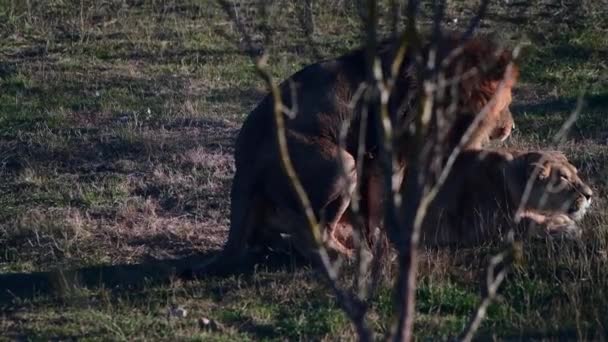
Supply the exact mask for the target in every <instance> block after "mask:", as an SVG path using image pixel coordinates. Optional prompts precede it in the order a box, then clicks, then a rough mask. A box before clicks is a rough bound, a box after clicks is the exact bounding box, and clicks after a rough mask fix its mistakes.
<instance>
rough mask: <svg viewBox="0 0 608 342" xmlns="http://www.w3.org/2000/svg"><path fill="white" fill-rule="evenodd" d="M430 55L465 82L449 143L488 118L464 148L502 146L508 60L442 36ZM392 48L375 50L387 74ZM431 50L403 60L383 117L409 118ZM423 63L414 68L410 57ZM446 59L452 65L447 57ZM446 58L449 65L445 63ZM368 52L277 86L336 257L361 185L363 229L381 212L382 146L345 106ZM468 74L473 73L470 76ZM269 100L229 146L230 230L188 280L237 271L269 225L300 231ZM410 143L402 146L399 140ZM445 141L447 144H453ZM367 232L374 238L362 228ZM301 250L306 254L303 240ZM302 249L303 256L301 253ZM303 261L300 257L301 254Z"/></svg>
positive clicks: (506, 128)
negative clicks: (338, 232) (277, 222)
mask: <svg viewBox="0 0 608 342" xmlns="http://www.w3.org/2000/svg"><path fill="white" fill-rule="evenodd" d="M433 46H437V47H438V49H437V50H436V52H437V60H438V61H439V62H441V61H444V62H445V63H444V65H443V66H444V70H443V71H444V72H445V75H447V77H459V76H460V74H461V73H463V72H468V73H467V76H466V77H462V80H461V82H458V83H457V86H456V87H449V88H450V89H449V91H452V90H454V89H455V92H456V93H455V94H452V95H451V98H450V99H451V100H452V101H447V100H450V99H446V103H445V104H443V105H445V106H449V105H451V104H456V106H452V107H450V108H451V109H454V108H455V113H456V114H457V115H456V116H457V119H456V124H455V125H454V127H456V128H455V129H454V130H453V132H451V134H448V135H449V136H450V137H451V138H450V139H451V140H450V141H454V142H456V141H459V140H460V138H461V136H462V133H463V129H466V128H468V127H469V126H470V125H471V123H472V122H473V120H474V118H475V116H476V115H477V113H479V112H481V111H482V109H483V110H484V112H485V113H487V115H485V116H484V117H483V119H482V120H481V122H480V124H479V125H477V126H476V127H475V130H474V133H473V134H472V135H471V136H470V138H469V140H468V141H466V144H465V147H470V148H480V147H481V146H482V145H484V144H485V143H486V142H487V141H489V140H490V139H500V140H504V139H505V138H506V137H508V136H509V134H510V132H511V129H512V127H513V118H512V117H511V113H510V111H509V104H510V102H511V88H512V86H513V85H514V83H515V79H516V77H517V68H515V67H514V66H513V65H512V54H511V52H510V51H509V50H503V49H499V47H498V46H497V45H496V44H494V43H492V42H491V41H489V40H486V39H483V38H473V39H470V40H468V41H465V42H461V40H460V39H459V37H457V36H456V35H446V36H444V37H442V38H441V39H439V42H436V44H434V45H433ZM397 47H398V41H397V40H388V41H385V42H384V43H382V44H380V46H379V48H378V51H377V52H378V58H379V60H380V62H381V65H382V68H383V72H384V74H385V75H389V74H390V72H389V70H390V67H391V64H392V62H393V60H394V56H395V52H396V51H397ZM430 47H431V44H426V45H425V46H422V48H421V49H420V50H419V51H420V53H419V54H415V53H409V54H406V57H405V59H404V61H403V63H402V64H401V66H400V69H399V71H398V76H397V79H396V82H395V87H394V90H393V92H392V94H391V97H390V99H389V111H390V115H391V117H392V118H393V119H394V120H395V122H396V123H399V122H402V121H405V118H406V116H408V115H410V114H415V113H414V112H413V111H415V110H416V108H418V101H420V98H421V96H420V86H419V80H417V75H418V74H419V73H418V69H416V68H418V67H420V65H424V64H425V62H424V61H425V60H426V59H427V58H428V56H429V50H430ZM418 57H420V58H419V60H421V62H419V63H417V62H416V61H417V58H418ZM448 57H449V58H448ZM448 59H449V60H448ZM365 70H366V51H365V49H358V50H354V51H352V52H351V53H348V54H346V55H344V56H341V57H338V58H336V59H331V60H326V61H323V62H319V63H315V64H312V65H309V66H306V67H305V68H303V69H302V70H300V71H298V72H297V73H295V74H294V75H292V76H291V77H289V79H287V80H286V81H284V82H283V83H282V84H280V91H281V100H282V102H283V104H284V106H287V107H289V108H291V109H293V110H295V111H297V113H296V115H295V117H293V118H290V119H287V120H286V122H285V128H286V132H285V133H286V138H287V145H288V150H289V154H290V157H291V160H292V163H293V166H294V168H295V171H296V173H297V175H298V176H299V179H300V182H301V183H302V186H303V188H304V190H305V192H306V194H307V195H308V198H309V199H310V203H311V206H312V210H313V212H314V214H315V215H316V216H317V217H318V218H321V220H322V222H323V223H324V224H323V235H324V237H325V240H326V242H327V245H328V247H330V248H331V249H333V250H335V251H336V252H339V253H347V249H346V248H344V246H342V245H341V243H340V242H339V241H337V239H336V238H335V237H334V232H335V230H334V228H335V227H336V225H337V224H338V222H339V221H340V220H341V218H342V216H343V214H344V213H345V211H346V210H347V208H348V207H349V203H350V199H351V195H352V193H353V191H354V189H355V185H356V184H357V182H360V184H361V193H362V200H363V203H364V205H363V207H362V212H363V214H364V217H365V218H366V220H367V222H366V223H365V224H366V225H368V226H372V227H375V226H376V225H378V224H379V222H380V219H379V217H380V216H381V212H382V207H381V200H380V198H381V197H382V193H381V191H380V190H379V189H377V188H378V183H379V182H378V181H377V180H375V177H379V176H378V173H377V172H371V171H370V170H373V169H376V170H377V169H379V167H378V165H377V163H378V161H377V160H378V158H376V155H377V152H378V149H379V146H380V144H381V137H380V136H379V134H378V129H377V126H376V125H377V123H378V122H379V117H378V114H377V113H376V112H375V111H373V110H369V111H368V125H367V129H366V130H365V131H364V132H363V134H364V137H361V136H360V133H361V127H362V125H361V124H362V119H361V118H362V117H361V113H362V110H361V107H362V106H355V109H353V107H352V106H351V105H350V104H351V102H352V100H353V98H354V97H355V94H357V93H358V90H359V89H360V86H361V85H362V84H364V83H365V81H366V75H365ZM471 71H472V72H471ZM273 105H274V103H273V98H272V96H271V95H267V96H266V97H265V98H264V99H263V100H262V101H261V102H260V104H259V105H258V106H257V107H256V108H255V109H254V110H253V111H252V112H251V113H250V114H249V116H248V117H247V119H246V120H245V122H244V124H243V127H242V129H241V131H240V132H239V135H238V138H237V141H236V150H235V164H236V173H235V175H234V180H233V183H232V190H231V194H230V197H231V214H230V219H231V222H230V231H229V235H228V241H227V243H226V245H225V247H224V250H223V251H222V253H221V255H220V256H219V257H218V258H216V259H215V260H213V261H212V262H211V263H210V264H207V265H204V266H203V267H201V268H199V269H198V270H194V272H195V273H194V274H195V275H196V274H202V273H207V272H223V271H228V272H230V269H231V268H233V266H235V265H238V263H239V262H240V261H241V260H242V258H241V257H242V256H243V255H244V254H245V252H246V251H247V249H248V248H249V247H252V246H256V245H262V246H264V245H269V244H272V243H273V241H276V239H277V238H278V235H277V231H276V230H275V229H271V228H270V227H271V226H273V224H272V222H269V219H270V218H271V217H273V215H275V216H276V214H277V213H282V214H279V215H278V216H283V217H284V216H285V215H291V216H290V219H289V220H287V221H288V222H293V223H294V224H290V225H287V226H284V227H282V229H279V230H283V231H285V230H287V231H290V230H291V229H292V227H293V229H295V230H298V227H300V228H301V226H300V225H298V224H295V223H296V222H302V221H303V214H302V212H303V211H302V208H301V207H300V204H299V201H298V199H297V197H296V195H295V194H294V193H293V191H292V188H291V186H290V181H289V179H288V178H287V177H286V174H285V172H284V171H283V169H282V167H281V158H280V155H279V149H278V146H277V138H276V137H277V131H276V125H275V121H274V114H273ZM343 127H347V132H346V139H345V141H344V144H342V143H341V141H340V136H341V130H342V129H343ZM360 138H362V139H363V141H364V144H363V145H364V150H365V151H364V152H365V153H364V158H363V159H364V160H362V161H358V160H357V155H358V154H357V149H358V147H359V139H360ZM403 140H404V141H407V139H403ZM454 142H452V143H454ZM407 152H408V147H407V146H399V147H398V148H397V149H396V154H397V157H398V162H399V163H400V164H401V165H403V164H404V160H405V155H406V153H407ZM357 162H362V163H363V164H362V165H363V173H362V174H357V171H356V164H357ZM366 231H371V229H369V227H366ZM293 233H295V235H296V236H301V237H302V241H300V242H301V244H302V245H308V246H309V249H310V247H313V246H312V245H311V241H308V240H306V234H302V233H303V232H293ZM302 249H306V247H303V248H302ZM303 252H304V251H303Z"/></svg>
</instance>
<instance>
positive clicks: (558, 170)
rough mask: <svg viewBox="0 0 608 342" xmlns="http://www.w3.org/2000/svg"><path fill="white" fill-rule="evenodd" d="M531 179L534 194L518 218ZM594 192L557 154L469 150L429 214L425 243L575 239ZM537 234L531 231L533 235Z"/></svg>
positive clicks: (424, 235)
mask: <svg viewBox="0 0 608 342" xmlns="http://www.w3.org/2000/svg"><path fill="white" fill-rule="evenodd" d="M531 177H535V178H533V179H534V182H533V183H532V184H533V185H532V191H531V192H530V193H529V197H528V198H527V201H526V202H525V204H524V206H523V209H524V211H523V213H522V214H523V217H522V219H523V220H522V223H520V224H518V225H516V224H515V223H514V221H515V215H516V211H517V209H518V208H519V205H520V203H521V200H522V197H523V195H524V190H525V188H526V185H527V183H528V180H529V179H530V178H531ZM592 194H593V193H592V191H591V189H590V188H589V186H588V185H586V184H585V183H584V182H583V181H582V180H581V179H580V177H579V176H578V174H577V170H576V168H575V167H574V166H573V165H572V164H570V163H569V162H568V160H567V159H566V157H565V156H564V155H563V154H561V153H559V152H519V151H511V152H506V151H465V152H463V153H462V154H461V155H460V156H459V157H458V159H457V161H456V163H455V165H454V167H453V169H452V171H451V173H450V176H449V177H448V179H447V180H446V183H445V184H444V186H443V188H442V189H441V190H440V192H439V193H438V195H437V198H436V199H435V200H434V202H433V203H432V205H431V206H430V208H429V211H428V212H427V216H426V219H425V221H424V225H423V228H422V236H423V241H424V242H425V243H426V244H430V245H445V244H465V245H470V244H477V243H480V242H484V241H491V240H496V239H497V238H499V237H501V236H503V235H504V233H505V232H506V231H507V230H508V229H510V228H516V230H517V232H518V233H523V232H529V233H533V234H545V235H576V234H578V232H579V230H578V228H577V227H576V225H575V221H576V220H580V219H581V218H582V217H583V216H584V214H585V212H586V209H587V207H588V205H589V204H590V201H591V196H592ZM529 229H533V230H531V231H530V230H529Z"/></svg>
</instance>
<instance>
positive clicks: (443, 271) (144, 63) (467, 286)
mask: <svg viewBox="0 0 608 342" xmlns="http://www.w3.org/2000/svg"><path fill="white" fill-rule="evenodd" d="M27 3H30V4H31V6H30V7H28V6H27V5H26V4H27ZM240 3H241V5H240V6H239V8H238V9H239V15H241V16H242V18H243V19H244V20H245V21H246V23H247V28H248V29H249V30H251V31H252V32H254V33H255V34H254V37H255V39H256V41H255V43H256V44H258V45H259V46H260V47H261V46H263V45H264V43H265V41H264V34H263V32H265V31H269V32H270V33H271V34H272V36H271V39H269V40H268V42H267V44H266V45H265V47H266V48H267V49H269V50H270V51H271V53H272V59H271V61H270V64H271V65H272V66H273V72H275V76H276V77H277V78H284V77H286V76H288V75H289V74H291V73H292V72H294V71H296V70H298V69H299V68H300V67H301V66H302V65H304V64H307V63H309V62H311V61H314V60H317V59H319V58H322V57H329V56H336V55H339V54H340V53H342V52H344V51H346V50H348V49H349V48H351V47H352V46H354V45H357V44H358V41H359V40H358V39H359V29H360V26H359V25H360V24H359V22H360V21H359V19H358V18H357V14H356V10H355V9H354V8H348V7H347V6H346V5H347V3H348V1H338V0H323V1H321V0H320V1H319V2H318V7H317V8H316V11H315V19H316V20H315V23H316V25H317V26H316V28H315V33H314V36H313V37H312V38H311V39H312V42H313V43H314V44H313V45H311V44H310V38H307V37H306V35H305V34H304V33H303V31H302V29H301V26H300V24H299V21H298V18H297V11H296V10H295V9H294V6H293V2H292V1H287V0H282V1H278V2H277V4H276V5H274V6H272V8H271V11H272V13H273V15H272V16H271V17H270V19H269V20H268V21H263V20H261V19H260V18H261V16H260V15H259V9H258V8H257V7H256V6H255V3H251V2H245V1H242V2H240ZM316 3H317V2H316ZM425 4H426V2H425ZM81 5H82V6H81ZM472 5H473V4H471V3H469V2H467V1H450V2H449V6H448V9H447V18H446V26H449V27H454V26H461V25H462V23H464V22H465V21H466V20H465V19H466V18H468V17H470V16H471V14H472V10H471V9H472ZM430 9H431V7H430V6H426V5H425V6H423V13H422V14H423V17H424V18H428V14H429V13H430ZM606 18H608V15H607V14H606V12H605V9H603V7H601V4H599V3H598V2H596V1H553V0H543V1H539V2H538V3H537V4H534V6H529V7H527V6H524V2H499V3H496V4H494V5H493V6H492V7H491V9H490V14H489V17H488V20H486V21H484V22H483V25H482V26H483V28H484V30H492V31H496V32H497V33H496V35H497V36H499V37H501V38H502V39H504V40H505V41H507V42H514V41H515V40H521V39H523V40H528V41H530V42H531V43H532V46H531V47H529V48H528V49H527V50H525V51H524V52H525V53H524V60H523V63H522V64H523V70H522V77H523V80H522V84H521V86H520V87H519V88H518V90H517V93H516V95H515V99H516V103H515V104H514V108H513V111H514V113H515V119H516V121H517V127H518V130H517V131H516V132H515V134H514V137H513V138H512V139H510V141H509V144H510V145H512V146H516V147H523V148H546V147H552V148H555V146H551V141H550V139H548V137H550V136H552V134H553V133H555V132H556V131H557V130H558V128H559V127H560V125H561V123H562V122H563V120H565V118H566V117H567V116H568V114H569V112H570V111H571V110H572V109H573V108H574V107H575V102H576V98H577V96H578V94H579V91H580V90H582V89H584V90H586V93H587V97H586V98H587V106H586V107H585V108H584V109H583V111H582V113H581V116H580V118H579V120H578V122H577V124H576V126H575V128H574V129H573V131H572V132H571V134H569V136H568V140H567V142H565V143H564V144H561V145H560V146H557V148H559V149H562V150H564V151H565V153H566V154H567V155H568V156H569V157H570V159H571V160H572V161H573V163H574V164H576V165H577V167H578V168H579V169H580V170H581V173H582V174H583V177H584V179H586V180H588V181H589V182H590V183H591V184H592V185H593V188H594V190H595V192H596V193H597V200H596V201H595V202H594V205H593V208H592V211H591V213H590V214H589V216H588V217H587V218H586V219H585V220H584V222H583V227H584V228H585V236H584V241H583V243H582V244H581V245H568V244H560V243H557V244H555V243H550V242H546V241H531V242H529V243H527V244H526V245H525V248H524V253H523V258H522V261H521V264H520V265H518V266H517V267H516V268H515V270H514V271H513V272H512V273H511V275H510V276H509V278H508V280H507V281H506V283H505V286H504V288H503V289H502V291H501V299H500V300H499V303H497V304H496V305H493V306H492V307H491V308H490V312H489V318H488V320H487V321H486V322H485V323H484V325H483V327H482V332H481V333H482V334H483V336H484V337H488V338H489V337H491V336H490V334H497V335H498V336H502V337H514V338H519V337H520V336H537V337H538V336H545V337H547V338H549V339H553V338H556V337H560V336H561V337H564V338H567V339H576V338H579V339H581V338H597V337H598V336H600V335H598V334H600V333H602V332H604V333H605V329H606V328H605V327H606V324H608V321H606V319H605V317H608V312H607V311H606V310H607V309H606V308H608V301H607V298H608V295H607V293H608V277H607V275H606V273H605V269H606V266H608V265H607V263H608V260H607V254H606V251H607V247H608V233H607V227H608V214H607V212H606V208H607V205H608V203H606V200H605V197H606V193H607V191H608V181H607V180H608V164H607V162H606V161H607V160H608V147H607V144H608V140H607V139H608V124H607V122H608V121H606V120H605V118H606V114H607V113H606V108H608V100H607V98H608V77H607V75H608V72H607V70H608V65H607V64H606V60H605V58H603V56H605V53H606V52H607V51H608V41H607V40H606V37H608V32H607V31H606V27H608V23H607V22H606ZM454 19H458V20H457V21H455V20H454ZM425 20H426V19H425ZM425 20H423V22H426V21H425ZM388 26H389V22H388V21H385V22H384V23H383V27H384V28H385V30H386V27H388ZM268 28H271V29H268ZM236 37H237V33H236V29H235V28H234V27H233V25H232V24H231V22H230V21H229V20H228V18H226V17H225V16H224V15H223V14H222V13H221V10H220V9H219V8H218V7H217V6H216V5H215V4H214V3H213V2H211V1H194V0H184V1H170V0H167V1H157V0H154V1H153V0H144V1H141V0H140V1H131V0H128V1H127V0H106V1H76V0H68V1H58V0H57V1H55V0H53V1H34V0H32V1H4V2H0V43H1V44H0V177H1V179H2V181H1V182H0V310H1V311H0V312H1V313H0V330H1V331H3V332H6V334H5V336H6V337H7V338H8V339H21V338H24V337H31V338H33V339H36V338H38V339H54V338H59V339H69V338H102V339H112V340H114V339H128V340H132V339H180V338H182V339H183V338H188V337H192V336H194V337H195V338H198V339H203V340H208V339H211V340H234V339H256V340H257V339H307V340H310V339H314V340H335V339H338V338H343V339H351V338H352V336H353V335H352V331H351V329H350V327H349V325H348V323H347V321H346V319H345V317H344V316H343V315H342V314H341V312H340V311H339V309H338V308H337V307H336V306H335V304H334V302H333V299H332V298H331V297H330V296H329V295H328V291H327V290H326V289H325V288H324V287H323V286H321V285H319V284H318V283H317V282H316V281H315V278H314V276H313V275H312V274H311V272H309V270H308V269H303V270H301V269H300V270H296V271H292V270H290V269H289V267H288V268H287V270H285V269H283V268H280V269H279V270H275V269H272V268H271V267H270V266H269V265H267V264H264V263H262V264H260V265H259V266H258V269H257V271H256V272H255V273H254V274H253V275H248V276H247V275H245V276H242V277H233V278H228V279H207V280H205V281H201V282H198V283H193V284H182V283H180V282H170V283H167V282H159V279H162V278H164V277H168V276H169V275H170V274H171V273H172V272H173V270H174V267H177V268H178V269H179V267H182V266H179V265H181V264H183V262H182V263H176V262H175V263H174V262H171V261H170V260H173V259H176V258H183V257H187V258H191V257H193V256H196V255H198V254H204V253H208V252H211V251H216V250H218V249H219V248H220V247H221V245H222V243H223V241H224V239H225V235H226V229H227V226H228V214H229V207H228V200H229V199H228V193H229V185H230V181H231V175H232V173H233V171H234V170H233V163H232V154H233V143H234V137H235V136H236V133H237V131H238V128H239V126H240V123H241V122H242V120H243V118H244V116H245V115H246V114H247V113H248V112H249V111H250V110H251V109H252V108H253V106H254V105H255V104H256V103H257V101H259V100H260V99H261V97H262V96H263V95H264V89H263V87H262V82H261V81H260V80H258V79H257V77H256V76H255V73H254V70H253V66H252V65H251V64H250V61H249V60H248V58H247V57H246V56H244V55H242V54H241V53H240V52H239V48H240V46H239V44H238V43H237V42H236V41H235V38H236ZM312 46H314V47H315V48H314V49H313V48H312ZM497 248H498V247H497V246H481V247H479V248H475V249H460V250H450V249H434V250H427V251H425V253H424V254H423V255H422V258H421V260H420V263H421V274H420V288H419V290H418V297H419V302H418V313H419V318H418V321H417V327H416V328H417V329H416V331H417V333H418V335H419V336H420V337H425V336H426V337H434V338H438V337H445V336H452V335H454V334H457V333H458V332H459V330H460V329H461V328H462V326H463V324H464V322H465V321H466V317H467V316H468V314H469V313H470V312H471V311H472V310H473V309H474V307H475V305H476V302H477V294H478V281H477V279H478V277H479V272H480V270H482V269H483V267H484V265H485V263H486V261H487V259H486V258H487V256H488V255H490V254H491V253H493V252H495V251H496V250H497ZM188 260H189V259H188ZM57 270H61V272H55V271H57ZM64 270H79V271H78V272H67V271H65V272H64ZM51 271H53V272H51ZM47 272H51V273H47ZM100 277H102V278H103V281H101V280H100ZM64 280H67V281H64ZM34 286H35V290H33V287H34ZM134 289H137V290H134ZM32 290H33V291H32ZM57 295H59V296H57ZM172 303H177V304H180V305H184V306H185V307H186V308H187V309H188V310H189V315H188V317H187V318H185V319H178V318H175V317H173V318H170V319H167V316H166V314H167V311H166V310H167V308H168V307H169V306H171V304H172ZM391 305H392V301H391V295H390V293H389V292H388V291H387V290H386V289H385V288H384V287H383V288H382V290H381V291H380V293H379V295H378V296H377V298H375V299H374V301H373V310H372V326H373V327H374V329H375V330H376V331H377V332H383V331H385V330H386V329H387V326H388V323H387V321H386V318H387V315H388V313H389V312H390V309H391ZM202 317H208V318H211V319H213V320H215V321H217V322H219V323H221V326H222V328H221V329H219V331H207V328H205V327H202V328H201V326H199V323H198V320H199V319H200V318H202Z"/></svg>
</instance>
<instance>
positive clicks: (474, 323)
mask: <svg viewBox="0 0 608 342" xmlns="http://www.w3.org/2000/svg"><path fill="white" fill-rule="evenodd" d="M511 254H512V251H504V252H502V253H500V254H497V255H495V256H493V257H492V258H491V259H490V263H489V265H488V270H487V273H486V284H485V291H484V292H485V294H484V296H483V298H482V300H481V303H480V304H479V306H478V307H477V310H476V311H475V314H474V315H473V316H472V317H471V319H470V320H469V323H467V327H466V328H465V329H464V331H463V332H462V334H461V335H460V340H461V341H463V342H469V341H471V340H472V339H473V336H475V333H476V332H477V330H478V329H479V327H480V326H481V323H482V322H483V319H484V318H485V316H486V312H487V310H488V307H489V306H490V304H491V303H492V301H493V300H494V298H495V297H496V292H497V291H498V288H499V287H500V284H502V282H503V281H504V280H505V277H506V275H507V270H508V268H507V265H505V263H506V262H510V259H511V257H510V256H511ZM499 267H500V268H499ZM497 268H499V269H498V270H497Z"/></svg>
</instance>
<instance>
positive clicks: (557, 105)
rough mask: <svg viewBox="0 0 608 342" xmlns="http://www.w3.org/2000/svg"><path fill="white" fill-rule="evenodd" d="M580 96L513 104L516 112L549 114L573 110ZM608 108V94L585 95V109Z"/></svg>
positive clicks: (513, 109)
mask: <svg viewBox="0 0 608 342" xmlns="http://www.w3.org/2000/svg"><path fill="white" fill-rule="evenodd" d="M577 101H578V98H576V97H570V98H559V99H555V100H549V101H542V102H532V103H526V104H518V105H513V106H511V109H512V111H513V112H515V113H528V114H534V115H547V114H550V113H554V112H565V111H573V110H574V109H575V108H576V103H577ZM606 108H608V94H600V95H591V96H585V97H584V107H583V110H590V111H596V110H601V109H606Z"/></svg>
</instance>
